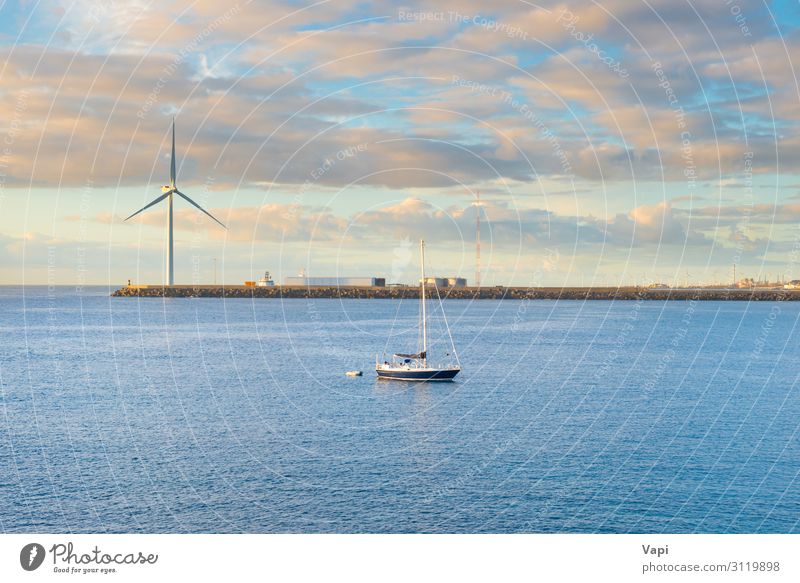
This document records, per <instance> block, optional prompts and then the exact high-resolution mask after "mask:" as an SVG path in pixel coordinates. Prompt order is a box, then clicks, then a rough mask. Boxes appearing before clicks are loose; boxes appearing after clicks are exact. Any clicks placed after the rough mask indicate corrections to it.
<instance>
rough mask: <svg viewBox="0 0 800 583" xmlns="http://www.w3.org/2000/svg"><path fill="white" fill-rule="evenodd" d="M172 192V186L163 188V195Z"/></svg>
mask: <svg viewBox="0 0 800 583" xmlns="http://www.w3.org/2000/svg"><path fill="white" fill-rule="evenodd" d="M170 190H172V187H171V186H162V187H161V193H162V194H164V193H165V192H169V191H170Z"/></svg>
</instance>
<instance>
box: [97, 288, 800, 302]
mask: <svg viewBox="0 0 800 583" xmlns="http://www.w3.org/2000/svg"><path fill="white" fill-rule="evenodd" d="M434 293H435V292H434ZM111 295H112V296H114V297H141V298H164V297H169V298H274V299H278V298H285V299H291V298H343V299H344V298H347V299H418V298H419V288H418V287H329V286H311V287H305V286H273V287H249V286H209V285H199V286H190V285H186V286H183V285H177V286H173V287H161V286H126V287H122V288H120V289H118V290H116V291H115V292H114V293H112V294H111ZM440 295H441V297H442V298H450V299H461V300H484V299H487V300H500V299H507V300H640V299H641V300H684V301H687V300H706V301H773V302H774V301H796V300H800V290H785V289H716V288H698V289H664V288H639V287H593V288H585V287H564V288H556V287H537V288H532V287H480V288H476V287H461V288H449V289H446V290H440Z"/></svg>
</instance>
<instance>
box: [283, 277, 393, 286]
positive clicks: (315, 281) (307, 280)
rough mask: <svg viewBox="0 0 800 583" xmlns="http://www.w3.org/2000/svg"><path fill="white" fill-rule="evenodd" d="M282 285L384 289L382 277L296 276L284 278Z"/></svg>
mask: <svg viewBox="0 0 800 583" xmlns="http://www.w3.org/2000/svg"><path fill="white" fill-rule="evenodd" d="M283 284H284V285H289V286H305V287H308V286H327V287H385V286H386V279H385V278H383V277H309V276H307V275H296V276H289V277H286V278H284V280H283Z"/></svg>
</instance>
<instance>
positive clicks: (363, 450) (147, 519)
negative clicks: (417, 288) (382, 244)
mask: <svg viewBox="0 0 800 583" xmlns="http://www.w3.org/2000/svg"><path fill="white" fill-rule="evenodd" d="M109 291H110V290H108V289H106V288H88V289H83V290H81V291H80V292H78V291H77V290H75V289H74V288H55V289H51V290H48V289H47V288H44V287H27V288H25V289H23V288H19V287H16V288H15V287H4V288H0V314H1V316H0V529H1V530H2V531H4V532H248V533H256V532H548V533H549V532H613V533H622V532H680V533H683V532H713V533H739V532H747V533H755V532H759V533H760V532H781V533H787V532H800V478H799V477H798V472H800V435H798V428H799V427H800V421H799V420H800V395H799V393H798V384H797V383H798V374H800V364H798V358H797V355H798V348H800V346H799V345H798V344H799V343H798V336H799V334H798V333H799V332H800V331H799V330H798V316H800V303H791V302H790V303H758V302H754V303H744V302H728V303H726V302H632V301H629V302H601V301H592V302H579V301H561V302H549V301H532V302H527V301H477V302H468V301H457V300H449V301H447V302H445V310H446V313H447V317H448V319H449V322H450V326H451V328H452V332H453V336H454V340H455V343H456V346H457V348H458V349H459V353H460V358H461V362H462V364H463V367H464V370H463V372H462V374H461V375H460V376H459V377H458V380H457V382H455V383H449V384H419V385H414V384H404V383H398V382H387V381H378V380H376V379H375V378H374V374H373V373H372V365H373V363H374V359H375V356H374V355H375V354H376V353H378V352H383V351H384V350H385V349H387V340H388V338H389V335H390V333H391V334H392V338H391V341H390V342H389V346H388V350H399V349H413V348H414V346H415V340H416V332H415V326H416V322H417V313H418V303H417V302H415V301H406V302H395V301H389V300H284V301H280V300H241V299H238V300H236V299H232V300H220V299H141V300H139V299H131V298H110V297H108V293H109ZM438 333H439V332H437V331H436V329H434V339H435V340H436V339H437V338H438V337H437V336H436V335H437V334H438ZM434 346H436V344H434ZM353 368H360V369H363V370H364V371H365V374H364V376H363V377H360V378H348V377H345V376H344V372H345V371H346V370H349V369H353Z"/></svg>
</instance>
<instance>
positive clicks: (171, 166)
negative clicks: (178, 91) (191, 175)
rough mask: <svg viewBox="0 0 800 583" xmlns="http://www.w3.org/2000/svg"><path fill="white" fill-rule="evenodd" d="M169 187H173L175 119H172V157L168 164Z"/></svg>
mask: <svg viewBox="0 0 800 583" xmlns="http://www.w3.org/2000/svg"><path fill="white" fill-rule="evenodd" d="M169 185H170V186H172V187H173V188H174V187H175V118H174V117H173V118H172V156H171V157H170V163H169Z"/></svg>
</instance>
